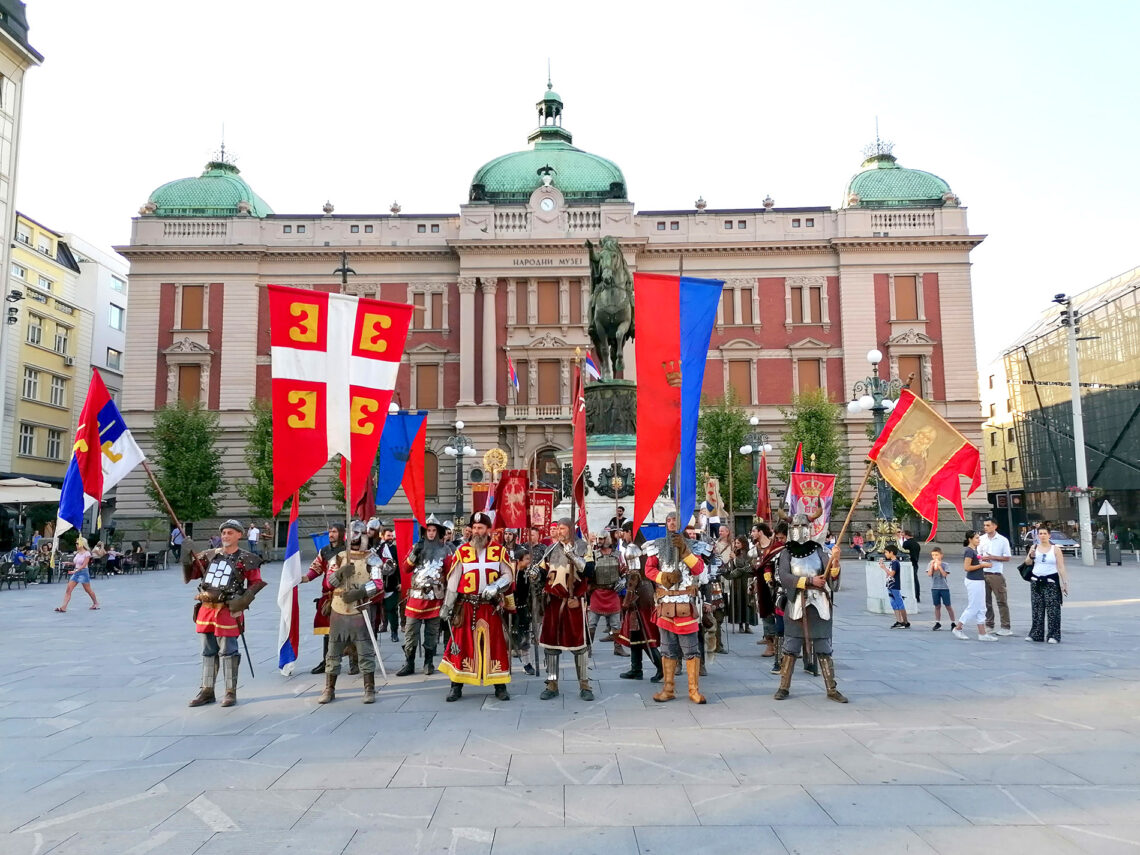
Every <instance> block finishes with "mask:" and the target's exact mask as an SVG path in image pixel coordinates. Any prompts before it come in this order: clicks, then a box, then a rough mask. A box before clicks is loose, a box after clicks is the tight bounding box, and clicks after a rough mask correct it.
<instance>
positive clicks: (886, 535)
mask: <svg viewBox="0 0 1140 855" xmlns="http://www.w3.org/2000/svg"><path fill="white" fill-rule="evenodd" d="M867 361H868V362H869V363H871V376H870V377H867V378H864V379H863V380H860V381H858V382H857V383H856V384H855V386H854V389H853V391H854V395H853V399H852V400H851V401H849V402H848V404H847V414H848V415H851V416H855V415H858V414H859V413H861V412H866V411H868V410H870V412H871V417H872V419H873V424H874V436H873V437H872V440H876V439H878V438H879V434H881V433H882V432H883V427H884V426H886V423H887V414H888V413H889V412H890V411H891V410H893V409H894V408H895V401H896V399H897V398H898V396H899V393H900V392H901V391H902V388H903V382H902V381H901V380H899V379H897V378H896V379H894V380H884V379H883V378H882V377H880V376H879V363H880V362H882V361H883V353H882V351H881V350H878V349H875V350H871V351H868V352H867ZM877 493H878V504H879V516H878V519H877V520H875V543H874V551H875V552H879V553H881V552H882V551H883V547H884V546H885V545H886V543H887V540H888V539H894V538H895V537H896V536H897V534H898V524H897V523H896V522H895V519H894V516H895V514H894V502H893V501H892V497H891V485H890V484H888V483H887V482H886V480H885V479H884V478H882V477H879V478H878V479H877Z"/></svg>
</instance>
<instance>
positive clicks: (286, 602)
mask: <svg viewBox="0 0 1140 855" xmlns="http://www.w3.org/2000/svg"><path fill="white" fill-rule="evenodd" d="M299 505H300V496H299V495H298V494H297V493H294V494H293V504H292V507H290V508H289V537H288V538H287V539H286V541H285V565H284V566H283V567H282V568H281V580H280V581H279V582H278V585H277V605H278V607H279V608H280V609H281V621H280V623H279V624H278V627H277V650H278V653H277V667H278V668H279V669H280V670H281V673H282V674H284V675H285V676H286V677H291V676H293V666H294V663H295V662H296V661H297V654H298V653H300V647H301V637H300V631H299V621H298V614H297V613H298V611H299V609H298V606H297V586H298V585H299V584H301V576H302V574H303V573H304V565H302V564H301V542H300V538H299V537H298V535H297V511H298V506H299Z"/></svg>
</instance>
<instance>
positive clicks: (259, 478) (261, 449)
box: [234, 399, 313, 519]
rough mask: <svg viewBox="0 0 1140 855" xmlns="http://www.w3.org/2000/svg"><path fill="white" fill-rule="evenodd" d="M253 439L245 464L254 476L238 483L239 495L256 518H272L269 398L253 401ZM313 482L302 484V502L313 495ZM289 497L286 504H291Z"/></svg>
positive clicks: (271, 424)
mask: <svg viewBox="0 0 1140 855" xmlns="http://www.w3.org/2000/svg"><path fill="white" fill-rule="evenodd" d="M248 424H249V438H248V439H247V440H246V443H245V465H246V466H247V467H249V474H250V478H249V479H248V480H245V481H239V482H237V483H236V484H234V489H236V490H237V492H238V495H239V496H241V497H242V498H243V499H245V502H246V504H247V505H249V510H250V513H251V514H253V515H254V516H256V517H263V518H265V519H269V518H271V517H272V516H273V515H274V514H273V406H272V404H270V403H269V402H268V401H264V400H256V399H255V400H253V401H250V402H249V421H248ZM311 485H312V482H311V481H309V482H307V483H306V484H305V485H304V486H302V487H301V490H300V494H301V501H302V502H304V501H306V500H307V499H308V498H309V496H311V495H312V492H313V489H312V486H311ZM291 501H292V499H289V500H287V501H286V503H285V507H286V508H288V507H289V503H290V502H291Z"/></svg>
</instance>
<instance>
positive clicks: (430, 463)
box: [424, 451, 439, 499]
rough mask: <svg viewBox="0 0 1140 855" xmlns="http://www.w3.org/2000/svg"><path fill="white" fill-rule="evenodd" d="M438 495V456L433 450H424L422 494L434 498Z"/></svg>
mask: <svg viewBox="0 0 1140 855" xmlns="http://www.w3.org/2000/svg"><path fill="white" fill-rule="evenodd" d="M438 495H439V458H438V457H436V455H435V452H434V451H425V452H424V496H425V497H427V498H429V499H434V498H436V497H437V496H438Z"/></svg>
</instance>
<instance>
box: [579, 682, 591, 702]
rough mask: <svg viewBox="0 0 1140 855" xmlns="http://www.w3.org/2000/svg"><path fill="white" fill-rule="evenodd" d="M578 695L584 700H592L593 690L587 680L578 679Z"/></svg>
mask: <svg viewBox="0 0 1140 855" xmlns="http://www.w3.org/2000/svg"><path fill="white" fill-rule="evenodd" d="M578 697H580V698H581V699H582V700H584V701H592V700H593V699H594V692H593V690H592V689H591V688H590V681H589V680H579V681H578Z"/></svg>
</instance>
